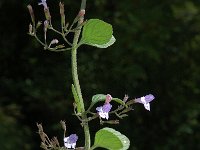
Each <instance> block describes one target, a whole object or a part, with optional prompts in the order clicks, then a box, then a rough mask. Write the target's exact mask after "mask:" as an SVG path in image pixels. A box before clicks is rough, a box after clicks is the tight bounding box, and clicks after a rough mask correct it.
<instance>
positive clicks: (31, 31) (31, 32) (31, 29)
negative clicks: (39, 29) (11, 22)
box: [28, 23, 33, 34]
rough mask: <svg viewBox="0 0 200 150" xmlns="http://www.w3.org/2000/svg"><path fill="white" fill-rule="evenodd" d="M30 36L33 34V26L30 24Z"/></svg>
mask: <svg viewBox="0 0 200 150" xmlns="http://www.w3.org/2000/svg"><path fill="white" fill-rule="evenodd" d="M28 33H29V34H33V26H32V24H31V23H30V24H29V31H28Z"/></svg>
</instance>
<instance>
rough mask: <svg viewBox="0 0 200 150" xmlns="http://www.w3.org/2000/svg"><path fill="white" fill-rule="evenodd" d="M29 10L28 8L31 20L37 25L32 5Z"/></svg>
mask: <svg viewBox="0 0 200 150" xmlns="http://www.w3.org/2000/svg"><path fill="white" fill-rule="evenodd" d="M27 8H28V11H29V13H30V16H31V20H32V22H33V24H35V16H34V12H33V8H32V6H31V5H28V6H27Z"/></svg>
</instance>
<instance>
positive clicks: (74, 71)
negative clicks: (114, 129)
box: [71, 0, 90, 150]
mask: <svg viewBox="0 0 200 150" xmlns="http://www.w3.org/2000/svg"><path fill="white" fill-rule="evenodd" d="M85 7H86V0H82V2H81V8H80V10H85ZM82 22H83V16H81V18H80V20H79V21H78V25H77V27H78V28H79V29H78V30H76V31H75V34H74V40H73V44H72V54H71V55H72V56H71V59H72V60H71V61H72V77H73V82H74V86H75V89H76V92H77V94H78V98H79V102H80V106H81V113H82V114H81V117H82V119H83V120H85V119H87V115H86V113H85V106H84V102H83V98H82V93H81V88H80V84H79V79H78V71H77V43H78V40H79V36H80V33H81V28H82V26H79V25H80V24H81V23H82ZM83 128H84V133H85V150H89V149H90V131H89V126H88V122H85V123H84V124H83Z"/></svg>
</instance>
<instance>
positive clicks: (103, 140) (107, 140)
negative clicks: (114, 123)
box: [93, 127, 130, 150]
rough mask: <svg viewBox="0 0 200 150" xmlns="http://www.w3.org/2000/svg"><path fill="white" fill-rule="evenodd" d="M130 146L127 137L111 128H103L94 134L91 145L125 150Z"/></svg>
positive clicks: (111, 149) (110, 149) (113, 149)
mask: <svg viewBox="0 0 200 150" xmlns="http://www.w3.org/2000/svg"><path fill="white" fill-rule="evenodd" d="M129 146H130V141H129V139H128V138H127V137H126V136H125V135H123V134H121V133H120V132H118V131H116V130H114V129H112V128H107V127H106V128H103V129H101V130H99V131H98V132H97V133H96V135H95V141H94V146H93V147H95V148H96V147H102V148H106V149H109V150H127V149H128V148H129Z"/></svg>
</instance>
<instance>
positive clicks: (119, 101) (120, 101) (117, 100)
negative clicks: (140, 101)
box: [112, 98, 127, 107]
mask: <svg viewBox="0 0 200 150" xmlns="http://www.w3.org/2000/svg"><path fill="white" fill-rule="evenodd" d="M112 100H113V101H115V102H117V103H119V104H121V105H124V106H126V104H125V102H124V101H123V100H121V99H119V98H112ZM126 107H127V106H126Z"/></svg>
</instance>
